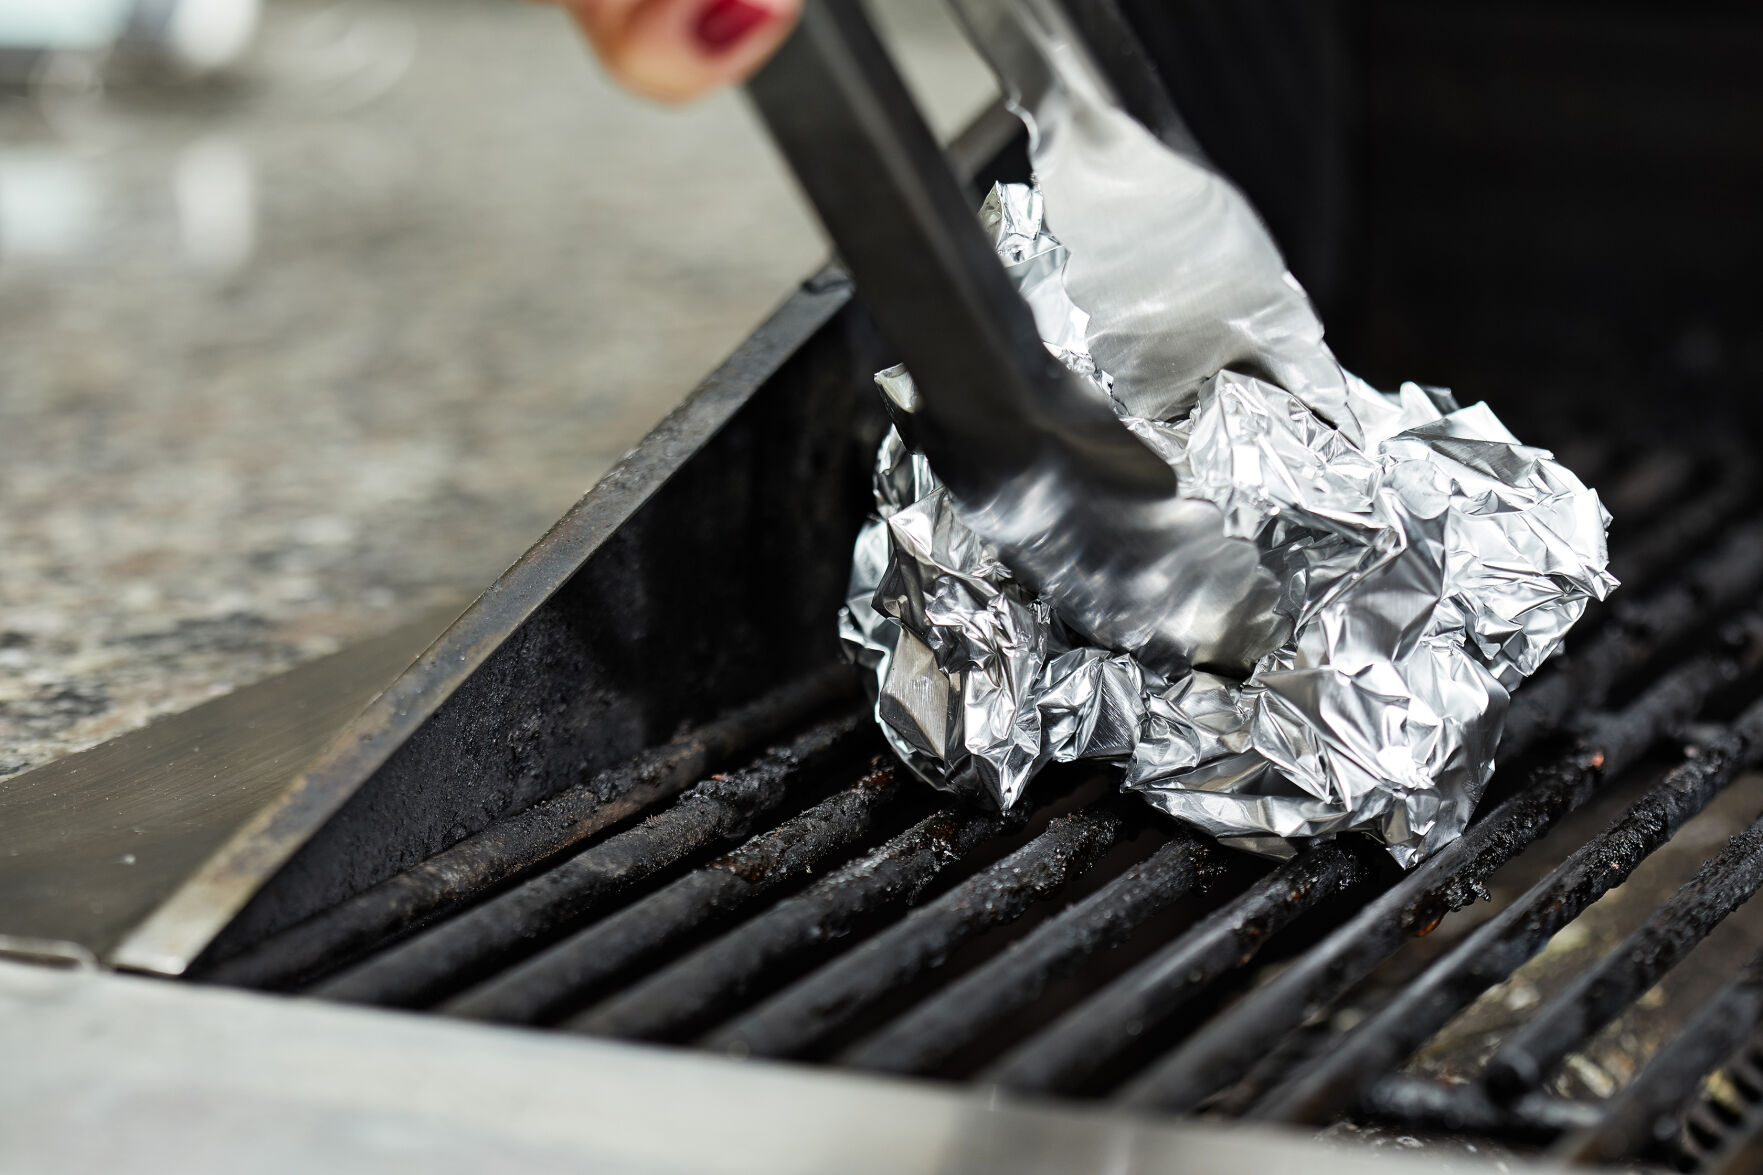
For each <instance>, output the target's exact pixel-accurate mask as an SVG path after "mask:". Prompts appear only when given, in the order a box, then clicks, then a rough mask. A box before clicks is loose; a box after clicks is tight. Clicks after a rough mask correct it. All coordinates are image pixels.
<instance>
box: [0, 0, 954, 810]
mask: <svg viewBox="0 0 1763 1175" xmlns="http://www.w3.org/2000/svg"><path fill="white" fill-rule="evenodd" d="M892 7H893V6H890V8H892ZM889 24H890V25H892V26H895V27H894V31H895V32H896V33H897V34H898V36H899V38H900V44H901V46H902V49H903V51H904V52H906V54H907V66H908V70H909V73H910V74H911V75H912V76H913V77H914V78H916V79H917V80H918V81H919V82H920V84H921V86H923V87H925V88H928V90H930V91H931V92H932V93H931V98H932V99H933V108H934V110H935V111H936V113H937V114H938V116H939V117H938V119H937V121H938V122H940V123H941V124H942V129H945V130H946V129H948V128H950V127H952V126H954V125H956V124H957V123H959V122H960V121H962V120H963V118H964V117H965V115H966V114H967V113H968V112H970V111H971V110H973V109H974V108H975V107H976V106H977V105H978V104H979V103H980V102H981V101H983V100H984V98H985V96H986V92H987V86H986V83H985V81H984V78H983V75H982V74H981V72H980V71H979V69H978V67H977V64H976V63H975V62H974V61H973V59H972V58H971V55H970V54H969V53H967V51H966V50H965V48H964V47H963V46H960V45H959V44H956V43H954V41H953V38H952V33H951V30H950V29H949V27H948V26H947V24H946V23H944V22H942V21H939V20H938V19H937V18H936V14H935V13H934V11H932V10H931V5H929V4H928V3H916V2H915V3H913V4H902V5H900V6H899V7H898V8H893V10H892V11H891V12H890V14H889ZM822 252H823V246H822V244H821V241H820V238H819V236H818V233H817V231H816V230H815V228H814V227H813V225H812V223H811V221H810V219H809V218H808V216H807V214H806V213H805V212H804V210H803V209H802V208H801V206H800V204H799V203H798V201H797V198H796V197H795V195H794V193H793V191H792V189H791V187H790V184H789V182H788V180H787V177H786V176H785V175H784V174H783V172H782V170H781V167H780V165H779V164H778V162H777V161H776V160H775V158H774V157H773V156H772V154H771V153H770V151H769V149H768V147H767V146H766V145H765V143H764V141H763V136H762V133H761V132H760V130H759V128H758V127H757V125H756V124H755V123H754V121H753V120H752V118H751V116H750V115H749V114H748V112H747V111H746V109H745V107H744V106H743V105H742V104H741V103H740V101H739V100H738V98H736V97H734V96H723V97H721V98H718V99H715V100H712V101H710V102H706V103H704V104H701V105H699V106H696V107H693V108H691V109H689V110H684V111H681V110H667V109H661V108H657V107H653V106H649V105H646V104H643V103H641V102H638V101H636V100H634V99H630V98H628V97H626V96H624V95H623V94H621V93H619V92H617V91H615V90H613V89H612V88H611V86H610V85H609V84H608V83H607V82H606V81H605V80H604V79H603V78H602V77H601V76H600V75H599V73H598V72H597V70H595V69H594V68H593V67H592V66H591V65H590V64H589V63H588V62H587V61H586V60H585V54H584V52H583V51H582V49H581V48H580V46H579V45H578V44H577V43H576V42H575V40H574V38H573V37H572V36H570V35H569V34H568V31H567V29H566V27H565V22H564V20H563V18H562V17H561V16H560V14H558V13H556V12H554V11H551V10H548V9H543V8H534V7H530V6H526V5H519V4H511V3H502V2H495V0H421V2H420V3H418V2H415V0H408V2H405V3H395V2H385V0H382V2H377V3H354V4H346V5H331V4H319V3H311V2H305V0H271V2H270V3H269V4H268V6H267V8H266V12H265V18H264V21H263V24H262V27H261V30H260V34H259V36H258V38H257V41H256V43H255V47H254V49H253V51H252V53H251V55H250V57H249V58H248V60H247V61H246V62H245V63H244V64H243V65H242V66H241V67H240V68H239V69H238V70H237V71H235V74H234V75H233V76H232V77H229V78H227V79H225V80H224V81H220V82H212V83H209V84H206V85H202V86H173V85H166V84H163V83H161V84H142V83H137V84H134V85H119V86H113V87H112V88H110V89H109V90H108V91H107V92H106V91H104V90H102V89H99V88H95V87H91V86H82V85H79V84H76V83H71V82H70V83H65V84H60V85H51V86H37V87H35V88H29V89H27V88H15V89H14V90H12V91H10V92H5V93H3V94H0V778H5V777H6V776H9V775H12V774H16V773H18V772H20V771H23V770H25V769H27V768H29V767H32V766H34V765H37V764H40V763H43V762H46V761H48V760H50V759H52V758H55V757H57V756H59V755H62V754H65V753H67V752H69V751H73V750H77V749H80V748H82V747H86V746H90V745H92V744H94V743H96V742H99V741H102V740H104V739H106V738H108V737H111V736H113V735H115V734H118V733H121V732H123V731H125V730H127V729H130V728H133V727H136V726H139V725H141V724H143V723H144V722H146V721H147V720H149V719H150V718H152V717H154V716H157V715H160V714H165V713H169V712H174V711H177V710H181V709H183V708H186V707H188V706H190V705H192V704H194V703H196V702H198V701H200V700H203V699H206V698H208V697H212V696H214V695H217V694H219V693H223V692H225V691H227V690H229V689H232V688H234V687H236V686H239V685H243V684H245V683H247V682H250V681H252V680H255V679H258V678H261V677H264V676H266V675H269V674H272V673H275V672H277V671H279V670H282V669H285V668H288V667H290V666H293V665H295V664H297V663H299V662H302V661H305V660H308V659H310V658H313V657H316V656H319V655H321V654H324V653H326V652H329V651H332V650H335V649H337V648H339V647H342V646H344V645H346V644H349V643H351V642H354V641H357V640H360V639H362V638H365V637H368V636H371V635H375V634H377V633H381V632H384V631H386V630H388V629H389V628H391V627H393V626H395V625H397V624H398V623H400V622H402V621H404V620H406V619H408V618H410V617H413V616H417V615H421V614H423V613H425V612H431V611H432V610H434V609H435V608H437V607H441V606H445V605H448V604H459V605H463V603H465V602H466V601H468V600H469V599H470V598H471V597H472V596H473V595H474V594H475V593H476V592H477V591H479V590H481V589H482V588H483V587H484V586H485V585H487V584H488V583H489V581H490V580H491V579H492V578H493V577H494V576H495V575H496V573H497V572H498V571H500V570H501V569H502V568H503V567H505V566H506V565H507V564H508V563H509V562H510V561H512V560H513V559H514V558H516V557H517V556H518V555H519V554H520V552H521V551H522V550H524V549H525V548H526V547H527V546H528V545H529V544H531V543H532V542H533V541H534V540H535V539H536V538H538V536H539V535H540V534H542V533H543V531H544V530H545V528H546V527H547V526H548V525H549V524H550V523H551V522H552V521H553V520H554V519H555V518H556V517H557V516H558V515H560V514H561V513H562V512H563V511H564V510H565V509H566V508H567V507H568V505H569V504H570V503H571V502H572V501H574V500H575V499H576V498H577V497H579V496H580V494H581V493H582V492H584V491H585V490H586V489H587V488H588V487H589V486H590V485H591V484H592V483H593V481H594V480H595V479H596V478H597V477H598V476H599V475H600V474H601V473H602V472H603V471H604V470H605V469H606V468H607V467H608V466H609V465H610V464H611V463H612V462H613V461H614V460H616V459H617V457H618V456H619V455H620V454H622V453H623V452H624V451H626V450H627V449H628V448H629V447H630V446H631V445H632V444H634V443H635V442H636V441H637V440H638V439H639V438H640V437H641V436H642V434H643V433H644V432H645V431H646V430H647V429H648V428H649V427H650V426H651V425H652V424H653V423H654V422H655V421H656V420H658V419H659V418H660V417H661V416H662V415H663V414H664V413H665V412H666V411H667V410H668V409H669V408H671V407H672V406H673V405H674V404H675V403H677V402H678V401H679V400H680V399H681V398H682V397H683V396H684V394H685V393H686V392H688V391H689V390H690V389H691V387H692V386H693V385H694V384H695V383H696V382H697V380H698V379H699V378H700V377H701V376H702V375H703V374H704V373H705V372H707V371H708V370H709V369H710V368H711V367H712V366H713V365H714V364H715V363H716V361H717V360H718V359H719V358H720V357H721V356H722V355H723V354H725V353H726V352H727V351H728V350H729V349H731V348H732V347H733V346H734V344H735V343H736V342H737V341H738V340H739V339H740V338H742V337H743V336H744V335H746V334H747V333H748V332H749V331H750V330H751V329H752V328H753V327H754V326H755V325H756V324H757V323H758V322H759V321H760V320H761V319H762V318H763V317H764V316H765V314H766V313H767V312H768V311H769V309H770V308H771V307H772V306H773V305H774V304H775V303H776V302H777V301H778V300H779V299H780V298H781V297H783V296H784V295H785V294H786V293H787V291H788V290H789V289H790V287H791V286H792V285H793V284H794V282H795V281H796V280H798V279H799V278H800V277H801V276H803V275H804V274H806V273H807V272H809V271H810V270H811V269H812V268H813V266H814V265H815V264H816V263H817V261H818V259H819V258H820V256H821V254H822ZM829 621H830V618H829Z"/></svg>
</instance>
